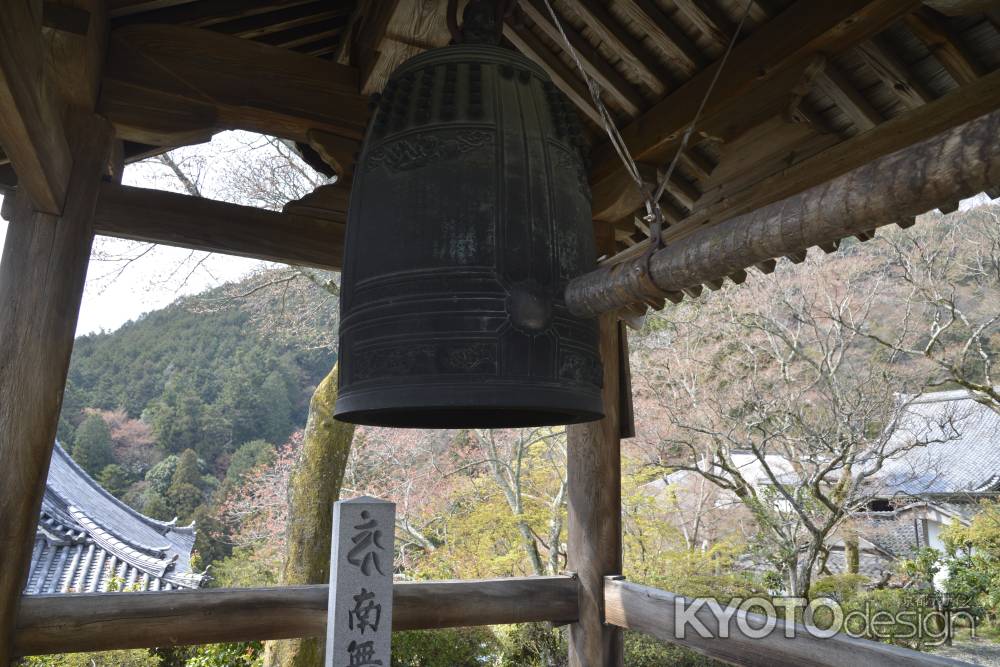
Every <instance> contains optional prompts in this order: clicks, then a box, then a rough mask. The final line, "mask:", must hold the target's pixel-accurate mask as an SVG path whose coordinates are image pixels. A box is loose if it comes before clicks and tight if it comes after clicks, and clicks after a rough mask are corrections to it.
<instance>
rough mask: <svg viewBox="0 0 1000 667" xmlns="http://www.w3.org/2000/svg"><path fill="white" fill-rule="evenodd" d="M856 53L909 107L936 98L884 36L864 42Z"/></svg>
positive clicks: (917, 105) (914, 107)
mask: <svg viewBox="0 0 1000 667" xmlns="http://www.w3.org/2000/svg"><path fill="white" fill-rule="evenodd" d="M856 53H857V54H858V55H859V56H860V57H861V59H862V60H864V61H865V64H867V65H868V67H869V68H870V69H871V70H872V71H873V72H874V73H875V76H877V77H878V78H879V79H880V80H881V81H882V83H883V84H884V85H885V86H886V88H888V89H889V90H890V91H891V92H892V93H893V94H894V95H896V97H898V98H899V100H900V101H901V102H902V103H903V104H904V105H906V107H907V108H910V109H916V108H917V107H919V106H922V105H924V104H927V103H928V102H930V101H931V100H932V99H934V98H933V96H932V95H931V94H930V92H929V91H928V90H927V87H926V86H924V84H923V83H922V82H921V81H920V79H918V78H917V77H915V76H913V74H912V73H911V72H910V70H909V68H908V67H907V66H906V64H905V63H903V61H902V60H900V59H899V57H898V56H897V55H896V54H895V53H894V52H893V50H892V47H891V46H890V45H889V44H887V43H886V42H885V41H884V40H883V39H882V38H880V37H877V36H876V37H874V38H873V39H870V40H868V41H865V42H862V43H861V44H859V45H858V48H857V50H856Z"/></svg>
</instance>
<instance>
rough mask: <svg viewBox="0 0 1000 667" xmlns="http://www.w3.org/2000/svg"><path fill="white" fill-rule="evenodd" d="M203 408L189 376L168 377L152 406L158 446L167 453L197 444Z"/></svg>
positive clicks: (199, 438) (199, 437)
mask: <svg viewBox="0 0 1000 667" xmlns="http://www.w3.org/2000/svg"><path fill="white" fill-rule="evenodd" d="M204 408H205V406H204V403H202V400H201V397H199V396H198V393H197V391H196V390H195V388H194V386H193V383H192V382H191V380H190V378H189V377H187V376H186V375H183V374H181V373H179V372H178V373H176V374H175V375H174V376H173V377H171V378H170V380H169V381H168V382H167V386H166V388H165V389H164V391H163V395H162V396H161V397H160V400H159V401H158V402H157V404H156V406H155V407H154V409H153V416H152V422H153V423H152V427H153V433H154V435H156V441H157V442H158V443H159V445H160V447H162V448H163V450H164V451H167V452H170V453H178V452H182V451H184V450H185V449H190V448H193V447H197V446H198V445H199V444H200V441H201V418H202V412H203V410H204Z"/></svg>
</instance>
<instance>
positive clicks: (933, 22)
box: [905, 9, 985, 86]
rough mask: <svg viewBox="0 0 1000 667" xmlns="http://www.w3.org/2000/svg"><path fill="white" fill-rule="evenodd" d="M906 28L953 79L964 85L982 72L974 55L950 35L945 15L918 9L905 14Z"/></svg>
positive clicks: (983, 71)
mask: <svg viewBox="0 0 1000 667" xmlns="http://www.w3.org/2000/svg"><path fill="white" fill-rule="evenodd" d="M905 21H906V25H907V27H908V28H909V29H910V30H911V31H912V32H913V34H914V35H916V37H917V39H919V40H920V41H922V42H923V43H924V44H925V45H926V46H927V48H928V49H929V50H930V52H931V53H932V54H933V55H934V57H935V58H937V59H938V60H939V61H940V62H941V65H942V66H943V67H944V68H945V69H946V70H947V71H948V73H949V74H951V76H952V78H953V79H955V81H956V82H957V83H958V85H960V86H963V85H965V84H967V83H972V82H973V81H975V80H976V79H978V78H979V77H980V76H982V75H983V74H984V73H985V70H984V69H983V67H982V65H980V64H979V62H978V61H977V60H976V58H975V56H973V55H972V54H971V53H969V52H968V50H967V49H966V48H965V47H964V46H963V44H962V42H961V40H958V39H956V38H955V36H954V35H952V33H951V30H950V29H949V27H948V25H947V23H946V22H945V20H944V18H943V17H941V16H940V15H938V14H935V13H934V12H933V11H931V10H928V9H920V10H918V11H916V12H913V13H911V14H907V15H906V17H905Z"/></svg>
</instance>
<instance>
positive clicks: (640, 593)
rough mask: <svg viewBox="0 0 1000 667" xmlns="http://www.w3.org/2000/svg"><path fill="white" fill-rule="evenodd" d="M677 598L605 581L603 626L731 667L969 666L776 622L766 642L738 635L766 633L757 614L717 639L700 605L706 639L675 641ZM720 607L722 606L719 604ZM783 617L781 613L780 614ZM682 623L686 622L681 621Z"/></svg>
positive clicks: (693, 636) (689, 630)
mask: <svg viewBox="0 0 1000 667" xmlns="http://www.w3.org/2000/svg"><path fill="white" fill-rule="evenodd" d="M684 602H688V603H689V602H690V601H689V600H688V601H685V599H684V598H682V597H681V596H679V595H674V594H673V593H667V592H666V591H661V590H658V589H656V588H650V587H648V586H640V585H639V584H633V583H630V582H627V581H621V580H616V579H612V578H606V579H605V581H604V616H605V621H606V622H607V623H610V624H612V625H616V626H618V627H621V628H625V629H628V630H636V631H638V632H642V633H645V634H647V635H651V636H653V637H656V638H657V639H659V640H660V641H664V642H669V643H671V644H677V645H679V646H684V647H686V648H689V649H692V650H694V651H697V652H698V653H701V654H703V655H707V656H709V657H711V658H715V659H716V660H721V661H723V662H726V663H729V664H731V665H743V666H746V667H757V666H760V667H801V665H813V666H815V667H856V665H865V667H903V666H904V665H906V666H908V667H959V666H961V665H968V664H969V663H967V662H962V661H960V660H951V659H949V658H943V657H941V656H937V655H933V654H929V653H920V652H918V651H911V650H910V649H906V648H902V647H899V646H892V645H891V644H881V643H879V642H873V641H868V640H866V639H855V638H853V637H850V636H848V635H846V634H837V635H834V636H833V637H830V638H829V639H822V638H819V637H814V636H813V635H811V634H809V632H808V631H807V629H806V628H805V627H804V626H802V625H799V624H795V633H794V636H793V637H786V636H785V624H784V623H783V622H782V621H780V620H778V621H776V622H775V628H774V630H773V631H771V632H770V633H768V634H767V635H766V636H764V637H751V636H748V635H747V634H746V633H744V631H743V630H741V629H740V624H739V622H738V619H742V620H743V621H744V622H745V623H746V624H747V625H749V627H750V628H751V629H753V628H762V627H764V625H765V623H766V621H767V619H766V618H765V617H764V616H761V615H760V614H752V613H747V612H743V611H736V612H735V613H733V615H732V616H730V617H729V622H728V631H727V632H726V633H724V634H725V636H720V626H719V622H718V620H717V618H716V616H715V614H713V612H712V610H711V609H710V608H709V607H708V606H707V605H703V606H702V607H701V608H700V609H698V610H697V611H696V612H694V613H693V616H694V617H695V618H696V619H697V620H698V621H699V622H700V623H701V624H702V625H703V626H704V627H705V629H706V630H707V631H708V634H710V635H711V636H710V637H702V636H701V635H700V634H699V633H698V632H697V631H695V629H694V628H693V627H692V625H694V624H693V623H690V624H688V625H687V627H686V631H685V632H684V633H683V634H684V638H678V637H677V636H675V633H674V631H675V628H674V623H675V620H676V618H677V611H678V604H679V603H684ZM720 604H721V603H720ZM782 613H783V612H782ZM681 620H682V622H683V621H684V619H683V618H682V619H681Z"/></svg>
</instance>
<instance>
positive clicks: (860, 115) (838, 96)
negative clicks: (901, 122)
mask: <svg viewBox="0 0 1000 667" xmlns="http://www.w3.org/2000/svg"><path fill="white" fill-rule="evenodd" d="M815 83H816V85H817V86H819V88H820V90H822V91H823V92H824V93H826V95H827V96H828V97H829V98H830V99H832V100H833V103H834V104H836V105H837V106H838V107H839V108H840V110H841V111H843V112H844V113H845V114H847V117H848V118H850V119H851V122H852V123H853V124H854V127H856V128H857V130H858V131H859V132H867V131H868V130H870V129H872V128H873V127H875V126H876V125H878V124H879V123H881V122H882V120H883V118H882V114H880V113H879V112H878V111H877V110H876V109H875V107H873V106H872V105H871V103H870V102H869V101H868V100H867V99H865V96H864V95H862V94H861V93H860V92H858V89H857V88H855V87H854V84H853V83H851V82H850V81H848V80H847V77H846V76H844V73H843V72H842V71H841V69H840V68H839V67H837V65H836V64H834V63H832V62H827V63H826V66H825V67H824V68H823V71H821V72H819V73H818V74H817V76H816V79H815Z"/></svg>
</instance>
